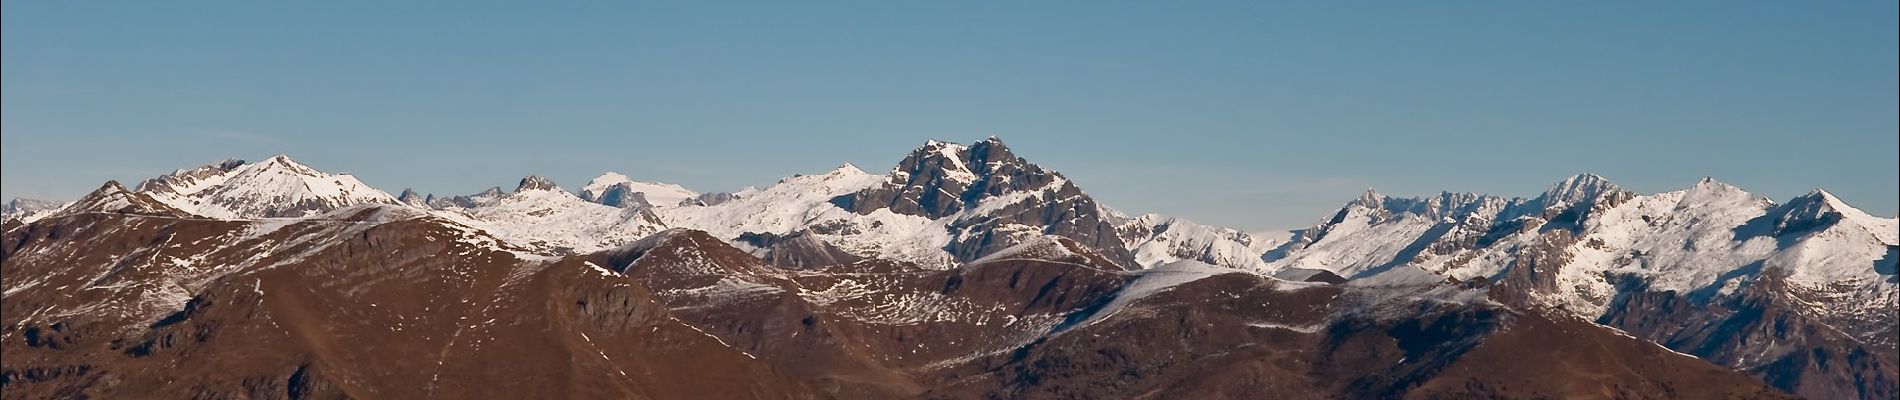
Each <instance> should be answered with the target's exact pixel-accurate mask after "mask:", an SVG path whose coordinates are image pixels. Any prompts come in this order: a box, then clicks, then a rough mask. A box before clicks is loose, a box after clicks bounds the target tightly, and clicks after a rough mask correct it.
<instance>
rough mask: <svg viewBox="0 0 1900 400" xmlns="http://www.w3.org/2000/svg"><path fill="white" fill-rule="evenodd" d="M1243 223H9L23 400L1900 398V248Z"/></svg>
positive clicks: (59, 207)
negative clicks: (1274, 228) (1247, 227)
mask: <svg viewBox="0 0 1900 400" xmlns="http://www.w3.org/2000/svg"><path fill="white" fill-rule="evenodd" d="M1316 217H1321V218H1319V219H1318V220H1319V221H1322V222H1320V223H1319V224H1316V225H1314V226H1312V227H1308V228H1304V229H1299V230H1294V231H1288V232H1270V233H1258V232H1246V231H1243V230H1239V229H1234V228H1228V227H1222V226H1218V225H1212V224H1203V223H1197V222H1194V221H1188V220H1186V219H1182V218H1178V217H1172V216H1167V215H1160V214H1144V215H1129V214H1126V213H1123V212H1121V211H1118V210H1116V209H1113V208H1110V207H1108V206H1107V205H1104V204H1101V203H1099V202H1097V201H1096V200H1095V199H1094V198H1092V197H1090V196H1089V195H1088V194H1087V193H1086V192H1085V191H1083V189H1082V188H1081V186H1080V183H1078V182H1075V181H1072V180H1070V179H1068V178H1067V177H1066V176H1064V175H1063V174H1061V173H1059V172H1057V171H1055V170H1052V169H1048V168H1046V167H1044V166H1041V165H1037V164H1034V163H1031V162H1029V161H1028V160H1027V159H1025V158H1023V157H1021V156H1019V155H1017V154H1016V153H1014V152H1013V151H1011V149H1009V148H1008V147H1007V146H1006V145H1004V144H1003V142H1002V141H1001V140H999V139H997V138H994V137H991V138H989V139H986V140H983V141H979V142H976V143H973V144H969V145H964V144H957V143H949V142H941V141H934V140H933V141H929V142H926V143H925V144H924V145H923V146H921V147H918V148H917V149H915V150H913V151H912V152H911V153H909V154H907V155H905V156H904V157H903V158H902V159H901V161H899V162H898V163H897V164H896V165H895V166H893V167H892V168H891V169H890V170H888V171H884V172H883V173H881V174H873V173H870V172H867V171H864V170H862V169H859V168H858V167H856V166H853V165H850V164H844V165H841V166H839V167H838V168H836V169H833V170H831V171H826V172H823V173H818V174H810V175H793V176H790V177H787V178H784V179H782V180H780V181H778V182H777V183H776V184H773V185H770V186H766V187H763V188H747V189H745V190H740V191H737V192H731V193H718V192H711V193H702V192H697V191H694V190H691V189H687V188H685V187H682V186H680V185H675V184H668V183H658V182H643V181H638V180H635V179H633V178H630V177H628V176H625V175H622V174H618V173H612V172H609V173H604V174H602V175H600V176H599V177H598V178H595V179H593V180H591V181H590V182H587V183H586V184H585V185H583V186H581V187H580V190H579V191H570V190H568V189H565V188H563V187H561V186H559V185H557V184H556V183H555V182H553V181H550V180H548V179H545V178H541V177H537V176H528V177H524V178H522V179H520V180H519V182H518V183H517V184H516V185H515V187H514V189H513V190H506V191H505V190H503V189H502V188H501V187H496V188H493V189H489V190H487V191H483V192H481V193H475V194H469V195H436V194H421V193H417V192H416V191H413V190H402V191H400V192H399V194H397V195H391V194H389V192H386V191H384V190H381V189H377V188H374V187H370V186H368V185H365V184H363V183H362V182H361V181H358V180H357V179H356V178H355V177H353V176H351V175H348V174H332V173H327V172H323V171H321V170H318V169H316V168H312V167H309V166H306V165H303V164H300V163H298V162H296V161H294V160H292V159H291V158H289V157H287V156H282V155H279V156H275V157H271V158H269V159H266V160H265V161H262V162H257V163H249V162H245V161H238V160H226V161H222V162H218V163H213V164H209V165H205V166H201V167H195V168H188V169H182V170H177V171H175V172H173V173H170V174H165V175H163V176H160V177H157V178H154V179H151V180H147V181H144V182H142V183H140V184H138V185H137V186H136V188H132V189H128V188H126V187H124V186H123V185H121V184H119V183H117V182H107V183H105V184H104V185H102V186H101V187H100V188H99V189H98V190H96V191H94V192H92V193H90V194H87V195H86V196H84V197H82V198H80V199H78V200H75V201H72V202H67V203H62V202H48V201H36V200H24V199H16V200H13V201H10V202H8V203H7V204H6V206H5V208H4V212H3V213H0V220H3V221H4V222H0V230H3V231H4V236H3V237H0V238H3V239H4V240H3V241H0V264H3V265H4V267H3V268H0V271H3V272H4V274H3V278H4V279H3V280H4V282H3V283H0V286H4V304H3V305H0V315H4V317H3V318H0V324H3V325H4V326H0V350H4V351H5V352H6V357H5V362H4V368H3V369H0V395H4V396H5V397H7V398H54V397H57V398H71V397H105V398H116V397H165V398H183V397H190V398H233V399H237V398H292V399H303V398H521V397H582V398H602V397H606V398H1078V397H1080V398H1138V397H1147V398H1183V397H1185V398H1253V397H1259V396H1262V395H1263V394H1264V395H1269V396H1270V397H1275V398H1470V397H1484V398H1790V397H1799V398H1813V399H1840V398H1863V399H1890V398H1894V397H1896V396H1900V339H1897V338H1896V335H1897V333H1896V329H1900V316H1896V314H1895V313H1896V310H1900V273H1897V272H1896V263H1900V224H1897V223H1896V220H1895V219H1894V218H1881V217H1877V216H1873V215H1869V214H1868V213H1865V212H1862V211H1860V210H1858V209H1855V208H1853V207H1851V206H1849V205H1847V204H1846V203H1845V202H1844V201H1842V200H1841V199H1839V198H1837V197H1835V196H1834V195H1833V194H1831V193H1828V192H1826V191H1824V190H1816V191H1814V192H1812V193H1809V194H1807V195H1803V196H1800V197H1796V198H1794V199H1789V200H1787V201H1783V202H1777V201H1773V200H1771V199H1767V198H1763V197H1761V196H1757V195H1754V194H1750V193H1748V192H1746V191H1744V190H1742V189H1741V188H1738V187H1735V186H1732V185H1729V184H1725V183H1722V182H1719V181H1716V180H1714V179H1708V178H1705V179H1703V180H1701V181H1699V182H1695V183H1693V184H1692V185H1689V186H1688V187H1687V188H1685V189H1682V190H1677V191H1671V192H1664V193H1654V194H1643V193H1636V192H1633V191H1629V190H1625V189H1623V188H1620V187H1618V186H1617V185H1615V184H1614V183H1612V182H1610V181H1609V180H1607V179H1605V178H1603V177H1599V176H1595V175H1588V174H1585V175H1578V176H1573V177H1569V178H1565V179H1563V180H1561V181H1559V182H1557V183H1555V184H1553V185H1551V187H1550V188H1549V189H1548V190H1546V191H1544V192H1543V193H1540V194H1538V195H1536V196H1534V197H1528V198H1524V197H1501V196H1495V195H1488V194H1472V193H1441V194H1438V195H1434V196H1428V197H1416V198H1401V197H1390V196H1386V195H1383V194H1380V193H1377V192H1373V191H1367V192H1366V193H1365V194H1363V195H1362V196H1359V197H1358V198H1356V199H1350V200H1349V201H1347V202H1345V204H1344V205H1343V206H1342V207H1341V208H1340V209H1339V210H1338V211H1337V212H1335V213H1333V214H1331V215H1329V216H1316Z"/></svg>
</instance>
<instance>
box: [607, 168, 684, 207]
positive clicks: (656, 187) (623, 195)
mask: <svg viewBox="0 0 1900 400" xmlns="http://www.w3.org/2000/svg"><path fill="white" fill-rule="evenodd" d="M697 197H699V192H695V191H692V190H690V189H687V188H686V187H684V186H680V185H676V184H671V183H662V182H642V181H636V180H633V179H632V178H628V177H627V176H626V175H621V174H620V173H617V172H605V173H602V174H600V176H598V177H594V179H593V180H591V181H588V182H587V186H585V187H582V188H581V199H584V200H587V201H591V202H595V203H600V204H606V205H610V206H615V207H623V208H625V207H637V206H648V205H650V206H654V207H672V206H677V205H680V204H681V203H685V202H687V201H688V200H689V199H693V198H697Z"/></svg>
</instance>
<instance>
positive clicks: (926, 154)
mask: <svg viewBox="0 0 1900 400" xmlns="http://www.w3.org/2000/svg"><path fill="white" fill-rule="evenodd" d="M847 166H849V165H847ZM841 168H842V167H841ZM851 168H852V169H856V167H851ZM1064 186H1069V185H1068V182H1067V180H1066V179H1064V178H1063V177H1062V175H1061V174H1060V173H1057V172H1054V171H1048V170H1045V169H1043V168H1042V167H1041V166H1038V165H1035V164H1031V163H1029V161H1028V160H1026V159H1023V158H1022V157H1018V156H1017V155H1016V154H1015V153H1014V152H1012V151H1011V150H1010V149H1009V146H1006V145H1004V144H1003V141H1002V140H1001V139H998V138H996V137H994V136H992V137H990V138H989V139H986V140H984V141H981V142H977V143H976V144H974V145H969V146H965V145H962V144H957V143H951V142H944V141H938V140H930V141H927V142H925V143H924V145H923V146H921V147H918V148H917V149H916V150H912V151H911V153H910V154H909V155H908V156H905V157H904V160H903V161H900V162H898V164H897V165H896V166H895V167H893V168H891V173H890V175H888V176H887V177H886V178H885V181H884V183H883V184H882V185H879V186H876V187H872V188H870V189H866V190H864V191H862V192H859V193H857V194H855V195H853V196H852V197H851V198H850V199H849V201H842V202H840V203H841V204H843V205H847V206H848V207H846V208H848V209H851V210H853V211H857V212H859V213H869V212H871V211H874V210H877V209H881V208H889V209H890V210H891V211H892V212H896V213H899V214H909V215H921V216H925V217H930V218H941V217H944V216H948V215H951V214H955V213H957V212H959V211H962V210H963V209H965V208H967V207H971V206H974V205H975V204H976V203H977V202H979V201H981V200H983V199H985V198H988V197H993V196H1002V195H1006V194H1010V193H1017V192H1024V191H1036V190H1049V189H1065V188H1064Z"/></svg>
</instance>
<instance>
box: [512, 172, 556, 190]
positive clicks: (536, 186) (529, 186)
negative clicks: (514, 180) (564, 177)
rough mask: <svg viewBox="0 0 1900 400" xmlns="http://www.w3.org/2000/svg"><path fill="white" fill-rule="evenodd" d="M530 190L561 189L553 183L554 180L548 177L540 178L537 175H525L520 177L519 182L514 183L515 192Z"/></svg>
mask: <svg viewBox="0 0 1900 400" xmlns="http://www.w3.org/2000/svg"><path fill="white" fill-rule="evenodd" d="M530 190H546V191H554V190H561V187H560V186H557V185H555V184H554V181H552V180H548V178H542V177H540V176H538V175H528V176H527V177H524V178H521V183H520V184H518V185H515V192H516V193H520V192H526V191H530Z"/></svg>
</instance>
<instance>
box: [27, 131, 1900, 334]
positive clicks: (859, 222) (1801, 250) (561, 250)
mask: <svg viewBox="0 0 1900 400" xmlns="http://www.w3.org/2000/svg"><path fill="white" fill-rule="evenodd" d="M992 140H993V139H992ZM988 145H990V146H1000V142H991V143H989V144H988ZM1004 151H1006V150H1004ZM991 152H992V153H993V152H994V150H991ZM1004 154H1007V153H1004ZM911 157H912V159H914V160H918V161H915V165H900V167H899V168H894V169H892V171H891V173H890V174H886V175H877V174H869V173H866V172H864V171H862V170H860V169H858V168H857V167H855V166H852V165H849V164H845V165H843V166H841V167H839V168H837V169H834V170H832V171H829V172H826V173H823V174H815V175H797V176H792V177H789V178H785V179H783V180H780V181H779V182H777V183H776V184H774V185H771V186H767V187H765V188H748V189H745V190H741V191H739V192H735V193H716V194H706V193H699V192H695V191H693V190H689V189H686V188H684V187H681V186H679V185H673V184H665V183H652V182H641V181H635V180H633V179H631V178H628V177H626V176H624V175H621V174H617V173H611V172H610V173H606V174H603V175H601V176H600V177H598V178H595V179H593V180H592V181H590V182H588V183H587V184H586V185H585V186H584V187H583V188H582V190H581V191H580V192H579V193H574V192H569V191H567V190H565V189H562V188H560V187H558V186H555V185H554V184H553V183H552V182H548V181H546V180H545V179H540V178H534V177H531V178H529V179H523V181H522V183H521V185H520V186H518V187H517V189H516V190H514V191H512V192H502V191H500V190H499V189H494V190H490V191H488V192H484V193H482V194H477V195H470V196H456V197H441V198H438V197H435V196H429V198H427V199H422V198H418V197H419V196H413V195H412V194H410V193H405V195H404V196H403V197H402V198H398V197H395V196H391V195H389V194H388V193H387V192H384V191H382V190H378V189H375V188H372V187H369V186H367V185H364V184H363V183H362V182H360V181H358V180H356V179H355V178H354V177H352V176H350V175H347V174H329V173H325V172H322V171H318V170H316V169H314V168H310V167H308V166H304V165H302V164H299V163H297V162H295V161H292V160H291V159H290V158H288V157H285V156H276V157H272V158H270V159H268V160H266V161H265V162H261V163H255V164H247V163H243V162H235V161H233V162H224V163H220V164H214V165H208V166H204V167H199V168H194V169H188V170H180V171H177V172H176V173H173V174H170V175H166V176H163V177H160V178H157V179H153V180H151V181H147V182H145V183H143V184H141V185H139V188H138V190H137V193H139V194H142V195H144V196H147V197H149V198H150V199H152V200H156V201H157V202H159V203H162V204H164V205H169V206H170V207H173V208H176V209H178V210H181V211H183V212H186V213H189V214H192V215H198V216H203V217H208V218H216V219H261V220H277V219H284V218H310V217H313V216H316V215H318V214H321V213H323V212H327V211H332V210H336V209H339V208H344V207H349V206H356V205H387V206H388V207H403V208H410V209H414V210H419V211H422V212H423V213H426V214H427V215H432V216H436V217H439V218H441V219H445V220H448V221H454V222H456V223H458V224H461V225H465V226H468V227H472V228H475V229H479V230H481V231H485V232H487V233H489V234H491V235H494V236H495V237H497V238H499V239H500V240H502V241H504V242H506V243H507V244H509V245H511V246H515V247H518V248H522V249H526V250H527V251H531V252H537V253H541V254H548V255H559V254H576V253H588V252H596V251H602V250H607V249H612V248H615V247H618V246H622V245H625V244H628V243H631V242H633V241H636V240H639V239H641V238H644V237H647V236H649V235H652V234H654V233H657V232H660V231H663V230H666V229H670V228H688V229H696V230H702V231H705V232H708V233H710V234H712V235H713V236H715V237H720V238H724V239H726V240H729V241H732V242H733V244H735V245H738V246H739V247H741V248H744V249H748V250H753V251H755V252H760V251H764V250H765V249H763V248H760V247H758V246H755V244H758V243H757V242H748V241H745V240H741V239H742V238H745V237H787V236H793V235H806V236H810V237H814V238H817V239H819V240H820V241H822V242H823V243H826V244H828V245H830V246H835V247H836V248H837V249H839V250H842V251H844V252H848V253H851V254H854V255H856V256H860V257H870V258H883V259H892V260H899V261H908V262H913V263H917V264H919V265H922V266H925V267H932V268H948V267H952V266H955V265H957V264H958V263H957V262H956V261H955V260H956V258H955V257H952V255H950V254H948V253H947V252H946V248H948V247H950V245H951V243H952V242H953V241H959V240H963V239H967V238H968V237H969V236H970V235H978V234H1005V235H1011V236H1012V239H1013V240H1011V241H1010V243H1020V242H1025V241H1032V240H1034V239H1035V237H1038V236H1040V235H1041V234H1042V233H1043V232H1047V231H1048V230H1049V229H1050V226H1036V225H1033V224H1030V225H1025V224H1022V223H1013V224H1003V225H1001V226H999V227H997V228H996V230H995V231H992V232H972V231H969V230H968V229H967V225H959V224H960V223H963V222H967V221H982V220H986V219H994V218H999V216H1000V215H1001V214H1002V213H1007V212H1010V211H1011V210H1020V209H1022V208H1023V207H1022V206H1023V205H1034V204H1039V203H1047V202H1054V201H1062V200H1064V199H1058V198H1057V197H1058V196H1056V193H1057V192H1058V191H1060V190H1061V189H1062V188H1063V187H1064V186H1065V185H1072V183H1070V182H1068V181H1067V180H1066V179H1065V178H1062V177H1061V176H1060V175H1059V174H1056V175H1054V177H1053V178H1051V179H1050V180H1051V183H1048V184H1046V185H1042V186H1035V187H1022V188H1015V189H1011V190H1007V191H1001V192H990V193H980V194H981V195H980V196H974V197H972V198H968V199H964V200H966V201H967V202H966V203H964V204H963V206H962V208H961V209H960V211H955V212H952V213H949V214H947V215H944V216H941V217H937V218H929V217H926V216H921V215H917V214H916V213H900V212H894V211H892V209H889V208H877V209H872V210H871V211H869V212H852V211H849V210H847V209H845V208H842V207H840V205H839V204H838V203H839V201H840V200H839V199H840V198H844V197H847V196H851V195H853V194H855V193H861V192H865V191H867V190H872V189H874V188H885V189H892V190H925V189H929V188H934V187H935V186H910V187H905V186H892V185H900V184H903V183H904V182H907V181H908V180H910V179H911V178H914V177H915V176H916V175H918V174H928V175H933V176H940V177H942V179H944V180H946V181H954V182H956V183H957V185H959V186H958V187H963V186H965V185H967V186H974V185H978V184H984V183H985V182H992V183H993V184H1008V183H1011V182H1010V181H1009V178H1010V177H1007V176H995V174H996V172H995V171H997V170H999V169H1001V168H1002V166H1000V165H1001V164H1002V163H1004V161H997V160H986V159H984V158H983V157H985V155H984V154H978V152H975V151H973V150H972V147H971V146H963V145H958V144H954V143H945V142H936V141H932V142H931V143H928V144H926V145H925V146H924V147H922V148H920V149H918V150H917V152H915V153H914V154H913V155H912V156H911ZM1011 157H1013V156H1011ZM1014 160H1016V162H1021V161H1020V159H1014ZM907 161H911V160H907ZM920 168H934V169H920ZM1037 168H1039V167H1037ZM972 193H974V192H972ZM962 197H971V196H962ZM63 208H72V206H65V205H57V204H52V203H45V202H23V201H16V202H13V203H9V205H8V207H7V210H6V215H7V217H8V218H17V219H20V220H23V221H32V220H35V219H38V218H45V217H47V216H49V215H56V214H57V213H61V212H78V211H84V210H65V211H60V210H61V209H63ZM860 210H862V208H860ZM1093 211H1094V212H1096V213H1099V214H1100V215H1104V216H1106V218H1108V219H1109V220H1110V222H1111V223H1112V224H1114V226H1115V229H1116V230H1117V232H1114V234H1115V235H1116V236H1117V237H1118V238H1119V239H1120V240H1119V241H1118V242H1119V243H1117V244H1119V245H1120V246H1121V247H1122V248H1121V249H1120V250H1126V251H1127V253H1128V254H1130V255H1132V257H1133V260H1132V261H1133V262H1134V263H1135V264H1136V265H1135V266H1137V267H1142V268H1152V267H1156V266H1161V265H1167V264H1170V263H1175V262H1178V261H1184V260H1188V261H1197V262H1201V263H1206V264H1212V265H1216V266H1220V267H1225V268H1231V269H1237V270H1243V271H1249V272H1255V273H1262V274H1276V273H1279V272H1282V271H1294V270H1298V271H1328V272H1331V273H1333V274H1336V275H1338V276H1340V277H1345V278H1347V279H1351V280H1353V281H1355V282H1360V283H1362V284H1406V283H1427V282H1435V281H1440V280H1443V279H1444V278H1445V277H1450V278H1455V279H1458V280H1472V279H1480V278H1483V279H1493V280H1495V279H1499V278H1501V277H1502V275H1503V274H1504V273H1505V271H1506V270H1507V268H1508V267H1509V266H1511V265H1514V263H1515V262H1517V261H1518V260H1520V259H1525V258H1527V257H1540V256H1541V255H1542V254H1557V255H1560V257H1555V258H1551V259H1553V260H1559V261H1561V263H1562V265H1563V268H1557V269H1556V270H1557V271H1559V275H1558V276H1557V277H1556V285H1555V286H1556V288H1555V291H1557V292H1558V293H1561V294H1562V295H1561V296H1557V298H1553V299H1551V301H1552V302H1554V303H1560V304H1564V305H1566V306H1568V307H1575V308H1574V309H1580V310H1600V309H1601V308H1602V307H1603V306H1604V303H1603V301H1602V300H1603V298H1605V297H1606V296H1609V295H1612V294H1614V292H1615V290H1616V289H1615V288H1614V287H1613V285H1611V284H1610V282H1608V280H1607V279H1606V276H1610V275H1627V276H1638V277H1643V278H1644V279H1645V280H1646V281H1647V282H1648V283H1649V285H1651V287H1652V288H1655V289H1658V290H1665V289H1666V290H1678V291H1683V292H1690V291H1696V290H1703V289H1705V288H1713V289H1712V290H1718V291H1724V290H1733V289H1734V288H1735V287H1736V286H1737V282H1739V280H1740V279H1742V278H1746V277H1747V275H1749V274H1738V273H1736V272H1735V271H1745V272H1746V271H1747V270H1749V269H1751V268H1752V269H1754V270H1755V271H1759V270H1761V269H1764V268H1766V269H1774V270H1778V271H1786V272H1787V275H1788V276H1789V278H1790V281H1792V282H1795V283H1797V284H1806V285H1816V286H1818V285H1823V284H1834V285H1840V284H1844V283H1845V284H1853V285H1862V286H1868V287H1870V288H1873V289H1876V290H1874V291H1875V292H1878V291H1880V290H1882V289H1879V287H1877V286H1878V284H1879V283H1880V282H1882V281H1883V279H1887V278H1890V277H1891V276H1892V275H1893V274H1894V272H1893V271H1892V267H1891V265H1892V263H1893V258H1894V255H1893V252H1894V248H1895V246H1896V244H1897V243H1900V240H1896V223H1895V219H1893V218H1879V217H1875V216H1872V215H1869V214H1867V213H1865V212H1862V211H1860V210H1857V209H1854V208H1852V207H1850V206H1848V205H1847V204H1845V203H1844V202H1842V201H1841V200H1840V199H1838V198H1836V197H1835V196H1833V195H1832V194H1830V193H1827V192H1825V191H1816V192H1814V193H1811V194H1809V195H1806V196H1802V197H1799V198H1796V199H1794V200H1792V201H1789V202H1787V203H1785V204H1781V203H1776V202H1773V201H1770V200H1767V199H1764V198H1760V197H1759V196H1755V195H1753V194H1749V193H1747V192H1744V191H1742V190H1741V189H1739V188H1736V187H1734V186H1730V185H1727V184H1723V183H1720V182H1716V181H1714V180H1707V179H1705V180H1703V181H1702V182H1698V183H1697V184H1695V185H1693V186H1692V187H1690V188H1688V189H1685V190H1679V191H1673V192H1666V193H1659V194H1652V195H1639V194H1635V193H1631V192H1628V191H1624V190H1622V189H1620V188H1618V187H1616V186H1615V185H1614V184H1611V183H1610V182H1608V181H1607V180H1604V179H1602V178H1601V177H1597V176H1594V175H1580V176H1577V177H1572V178H1570V179H1566V180H1564V181H1562V182H1559V183H1557V184H1555V185H1553V186H1552V188H1551V189H1550V190H1549V191H1547V192H1545V193H1543V194H1540V195H1539V196H1537V197H1534V198H1502V197H1497V196H1488V195H1475V194H1452V193H1446V194H1442V195H1439V196H1436V197H1429V198H1409V199H1408V198H1392V197H1386V196H1383V195H1379V194H1378V193H1375V192H1368V193H1366V194H1365V195H1364V196H1362V197H1361V198H1359V199H1355V200H1353V201H1351V202H1349V203H1347V205H1346V206H1345V207H1343V208H1341V209H1340V210H1339V211H1338V212H1336V213H1335V214H1334V215H1333V216H1331V217H1330V218H1327V219H1326V220H1325V222H1323V223H1321V224H1318V225H1316V226H1314V227H1311V228H1307V229H1302V230H1296V231H1290V232H1273V233H1264V234H1263V233H1252V232H1245V231H1241V230H1237V229H1231V228H1225V227H1219V226H1211V225H1202V224H1197V223H1194V222H1192V221H1187V220H1183V219H1180V218H1174V217H1168V216H1164V215H1158V214H1148V215H1141V216H1138V217H1132V218H1131V217H1126V216H1124V214H1121V213H1119V212H1117V211H1115V210H1113V209H1109V208H1107V207H1100V208H1099V209H1097V210H1093ZM1098 249H1099V247H1098ZM1002 250H1003V249H994V251H992V252H995V251H1002ZM1883 263H1884V264H1883ZM1883 266H1885V267H1883ZM1750 274H1752V272H1751V273H1750ZM1861 300H1862V301H1863V303H1864V302H1865V301H1874V300H1875V299H1874V298H1871V297H1870V298H1868V299H1861ZM1864 304H1871V303H1864Z"/></svg>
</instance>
